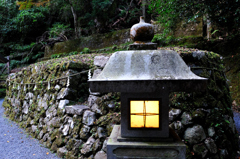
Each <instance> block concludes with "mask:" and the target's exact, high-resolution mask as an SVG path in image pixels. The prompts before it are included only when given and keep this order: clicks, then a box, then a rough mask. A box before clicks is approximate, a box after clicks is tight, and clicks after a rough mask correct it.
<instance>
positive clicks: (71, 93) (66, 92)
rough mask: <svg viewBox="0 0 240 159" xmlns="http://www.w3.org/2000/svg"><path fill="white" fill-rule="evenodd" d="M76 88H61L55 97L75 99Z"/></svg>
mask: <svg viewBox="0 0 240 159" xmlns="http://www.w3.org/2000/svg"><path fill="white" fill-rule="evenodd" d="M75 97H76V90H73V89H70V88H62V89H61V91H60V92H59V93H58V95H57V99H69V100H71V99H75Z"/></svg>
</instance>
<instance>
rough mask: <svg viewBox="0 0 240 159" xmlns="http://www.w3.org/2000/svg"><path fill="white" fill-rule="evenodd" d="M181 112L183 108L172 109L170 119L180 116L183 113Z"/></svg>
mask: <svg viewBox="0 0 240 159" xmlns="http://www.w3.org/2000/svg"><path fill="white" fill-rule="evenodd" d="M181 112H182V111H181V109H171V110H170V111H169V120H170V121H173V120H174V119H176V118H177V117H178V116H179V114H181Z"/></svg>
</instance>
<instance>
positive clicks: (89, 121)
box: [82, 110, 96, 126]
mask: <svg viewBox="0 0 240 159" xmlns="http://www.w3.org/2000/svg"><path fill="white" fill-rule="evenodd" d="M95 120H96V115H95V113H94V112H91V111H89V110H86V111H85V112H84V114H83V120H82V123H83V124H85V125H88V126H90V125H93V124H94V122H95Z"/></svg>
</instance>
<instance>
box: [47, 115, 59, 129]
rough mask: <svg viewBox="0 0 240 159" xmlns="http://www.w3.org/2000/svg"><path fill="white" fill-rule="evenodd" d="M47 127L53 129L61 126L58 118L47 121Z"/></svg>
mask: <svg viewBox="0 0 240 159" xmlns="http://www.w3.org/2000/svg"><path fill="white" fill-rule="evenodd" d="M49 125H50V126H51V127H54V128H59V127H60V126H61V123H60V118H58V117H54V118H52V120H50V121H49Z"/></svg>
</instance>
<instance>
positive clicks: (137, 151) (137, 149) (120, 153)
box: [107, 125, 186, 159]
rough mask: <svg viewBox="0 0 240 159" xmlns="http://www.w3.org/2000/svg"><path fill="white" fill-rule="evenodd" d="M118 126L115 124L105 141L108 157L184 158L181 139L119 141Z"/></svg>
mask: <svg viewBox="0 0 240 159" xmlns="http://www.w3.org/2000/svg"><path fill="white" fill-rule="evenodd" d="M120 136H121V134H120V126H119V125H115V126H114V128H113V131H112V133H111V136H110V137H109V140H108V143H107V158H108V159H122V158H124V159H132V158H152V159H159V158H171V159H185V158H186V156H185V154H186V145H185V144H184V143H183V142H181V141H173V142H151V143H150V142H139V141H136V142H127V141H125V142H119V141H118V137H120Z"/></svg>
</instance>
